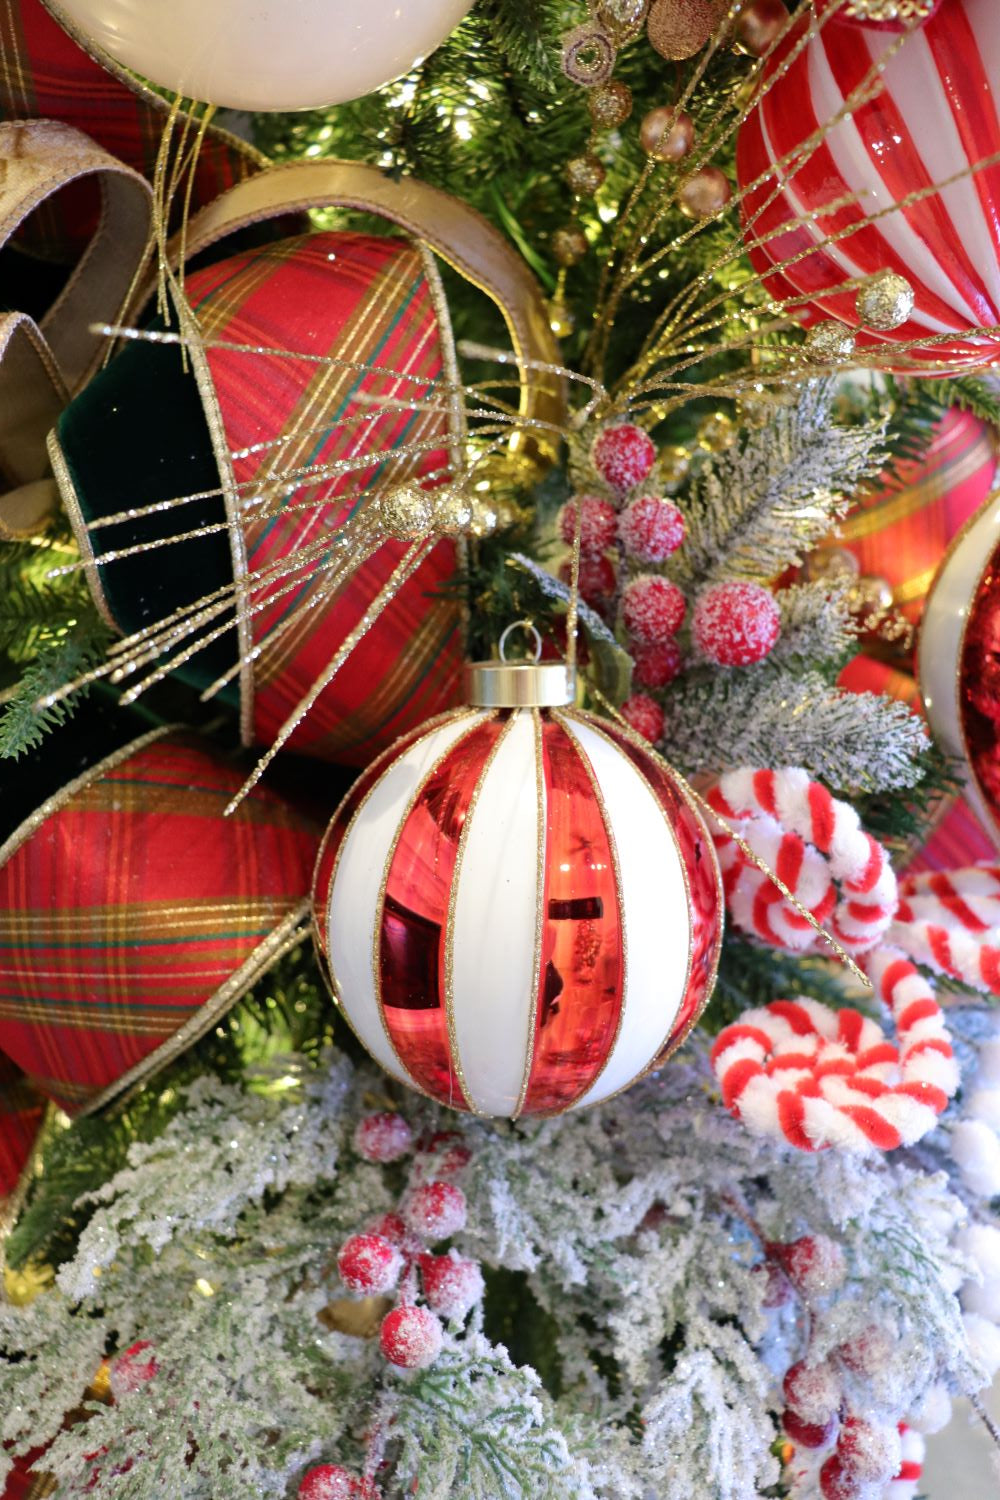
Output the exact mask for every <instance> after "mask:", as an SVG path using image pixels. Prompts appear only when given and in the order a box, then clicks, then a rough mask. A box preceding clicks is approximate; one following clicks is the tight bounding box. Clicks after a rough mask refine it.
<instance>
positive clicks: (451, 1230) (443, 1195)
mask: <svg viewBox="0 0 1000 1500" xmlns="http://www.w3.org/2000/svg"><path fill="white" fill-rule="evenodd" d="M465 1213H466V1205H465V1194H464V1193H463V1192H462V1189H461V1188H457V1187H456V1186H455V1185H454V1183H452V1182H425V1183H424V1185H423V1187H418V1188H416V1189H415V1190H414V1191H413V1192H412V1193H411V1194H410V1196H409V1198H408V1199H407V1201H406V1203H405V1204H404V1205H403V1218H404V1219H405V1221H406V1225H407V1228H409V1229H412V1230H413V1232H414V1234H420V1235H423V1237H424V1239H426V1240H430V1241H431V1243H432V1244H433V1242H434V1241H435V1240H446V1239H448V1238H449V1236H451V1235H453V1234H457V1233H458V1231H459V1230H460V1229H464V1228H465Z"/></svg>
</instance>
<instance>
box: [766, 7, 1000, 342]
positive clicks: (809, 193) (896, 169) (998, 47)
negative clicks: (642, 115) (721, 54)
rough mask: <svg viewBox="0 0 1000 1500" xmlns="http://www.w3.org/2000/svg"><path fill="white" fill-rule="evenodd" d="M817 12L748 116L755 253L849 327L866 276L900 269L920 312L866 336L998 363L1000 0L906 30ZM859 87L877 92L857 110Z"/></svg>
mask: <svg viewBox="0 0 1000 1500" xmlns="http://www.w3.org/2000/svg"><path fill="white" fill-rule="evenodd" d="M821 19H823V20H824V24H823V25H822V26H821V29H820V30H819V32H818V34H816V35H814V36H812V37H811V38H807V29H808V26H809V24H810V17H809V16H808V15H804V16H803V17H802V19H801V21H800V22H799V23H798V24H797V25H796V26H795V27H793V28H792V30H791V31H790V33H789V35H788V37H787V38H786V40H785V41H784V42H782V43H781V45H780V46H779V47H778V48H777V49H776V50H775V52H774V55H773V57H771V58H769V59H768V61H767V63H766V64H765V79H766V86H765V87H764V88H762V90H761V95H760V100H759V103H758V104H757V107H756V108H755V109H753V110H752V111H751V113H750V114H749V116H748V117H747V119H746V120H745V121H744V123H743V125H742V126H741V128H740V135H739V141H738V146H737V158H736V162H737V176H738V179H739V184H740V187H741V189H742V190H743V194H744V196H743V201H742V213H743V220H744V231H745V238H746V241H747V249H748V252H749V255H750V259H751V260H752V261H753V263H754V266H755V268H756V270H757V271H758V272H760V273H762V274H763V275H764V278H765V284H766V285H767V287H768V288H769V290H770V291H771V292H772V293H773V295H774V296H775V297H777V298H779V299H781V300H782V301H784V300H786V299H788V300H790V301H791V311H792V313H793V315H794V316H796V317H802V318H803V319H804V320H805V321H807V322H809V321H814V320H815V319H816V318H817V317H827V318H837V319H840V321H841V322H843V323H846V324H850V325H851V326H856V325H858V324H859V322H860V317H859V313H858V311H857V310H856V300H857V287H858V284H859V282H862V283H863V282H864V281H865V279H866V278H869V277H872V276H875V275H876V274H877V273H879V272H885V271H892V272H895V273H897V275H899V276H901V277H903V278H904V280H905V281H907V282H908V283H909V285H910V287H911V288H912V291H913V293H914V298H915V304H914V307H913V310H912V312H911V314H910V316H909V317H908V318H906V320H905V322H902V323H901V324H900V325H899V326H894V327H893V326H888V325H885V324H878V325H876V324H875V323H872V324H870V325H869V327H868V329H866V330H864V331H862V333H861V341H862V342H863V343H866V344H873V343H876V342H878V341H889V343H890V344H892V343H899V342H906V343H909V342H910V341H913V340H916V341H918V343H919V346H918V347H916V348H913V349H909V350H907V351H906V353H905V355H901V356H900V359H901V361H905V362H906V363H907V364H908V365H910V366H912V367H915V368H917V369H919V368H920V367H921V365H922V364H923V365H925V366H927V367H928V368H933V367H934V366H936V365H937V366H941V365H944V366H947V367H949V368H956V369H961V368H964V367H971V366H976V365H980V364H986V363H988V362H990V361H992V360H993V359H995V357H996V352H997V337H996V335H995V334H992V335H991V334H990V333H989V332H988V330H991V329H994V328H995V327H996V325H997V324H1000V239H998V235H997V224H998V221H1000V165H998V164H997V163H996V161H995V160H994V158H995V156H996V153H997V152H1000V16H998V7H997V0H946V3H945V4H943V5H941V7H940V9H938V10H937V11H936V12H935V13H934V14H933V15H932V16H931V17H930V18H929V19H928V20H927V21H926V22H925V23H924V24H923V25H922V26H920V27H917V28H915V29H913V30H911V31H910V33H909V34H908V35H906V36H904V37H902V38H901V37H900V36H898V35H897V36H894V35H892V34H891V33H890V32H888V31H883V30H878V29H875V28H873V27H871V26H865V25H850V26H848V25H841V24H840V22H839V20H838V19H835V18H832V17H825V13H824V17H821ZM812 22H813V24H815V17H813V18H812ZM879 85H881V87H880V88H879ZM859 91H861V92H866V91H867V92H871V91H875V97H872V98H869V99H868V100H867V102H864V103H858V104H857V105H856V107H854V108H853V109H852V108H851V103H852V102H853V100H854V99H855V98H858V97H860V95H859ZM834 121H836V122H837V123H834V124H831V122H834ZM907 200H908V201H907ZM899 204H903V205H904V206H902V207H898V206H897V205H899ZM776 267H781V269H780V270H778V269H776ZM880 330H881V331H880ZM925 340H926V341H927V342H926V343H925V342H924V341H925Z"/></svg>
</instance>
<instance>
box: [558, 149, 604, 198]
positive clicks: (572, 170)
mask: <svg viewBox="0 0 1000 1500" xmlns="http://www.w3.org/2000/svg"><path fill="white" fill-rule="evenodd" d="M606 176H607V173H606V172H605V170H604V164H603V163H602V162H601V160H600V158H599V157H596V156H595V155H594V154H593V152H592V151H588V152H587V153H586V155H584V156H574V157H572V158H571V159H570V160H569V161H568V162H567V163H566V180H567V182H568V183H569V185H570V187H571V188H572V189H573V191H574V193H576V194H577V196H578V197H580V198H592V197H593V195H594V194H595V193H596V192H597V190H598V188H599V187H600V186H601V183H602V182H603V181H604V179H605V177H606Z"/></svg>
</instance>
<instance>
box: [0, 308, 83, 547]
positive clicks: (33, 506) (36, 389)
mask: <svg viewBox="0 0 1000 1500" xmlns="http://www.w3.org/2000/svg"><path fill="white" fill-rule="evenodd" d="M68 400H69V393H68V392H67V390H66V386H65V383H64V381H63V378H62V376H61V375H60V373H59V369H58V366H57V364H56V360H55V356H54V355H53V353H52V350H51V349H50V348H49V346H48V343H47V342H46V339H45V336H44V334H43V333H42V331H41V329H40V328H39V327H38V325H37V323H35V321H34V320H33V319H32V318H29V317H28V316H27V314H26V313H5V314H3V315H2V316H0V481H2V482H3V484H4V487H6V486H10V489H9V492H8V493H7V494H4V495H0V541H16V540H19V539H20V538H22V537H29V536H34V535H35V533H36V532H39V531H41V530H42V529H43V528H44V526H45V525H46V523H47V521H48V518H49V516H50V515H51V514H52V512H53V511H54V510H55V509H56V507H57V505H58V491H57V489H56V484H55V481H54V480H53V479H51V478H50V477H49V465H48V458H47V457H46V452H45V439H46V435H47V433H48V431H49V428H50V427H51V426H52V424H53V423H54V422H55V420H56V418H57V417H58V415H59V413H60V412H61V411H62V409H63V407H64V406H65V404H66V402H67V401H68Z"/></svg>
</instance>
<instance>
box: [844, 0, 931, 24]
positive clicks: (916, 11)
mask: <svg viewBox="0 0 1000 1500" xmlns="http://www.w3.org/2000/svg"><path fill="white" fill-rule="evenodd" d="M935 3H936V0H847V4H846V6H845V7H844V12H843V13H844V15H845V16H850V17H851V19H852V20H855V21H866V22H871V23H874V24H876V25H877V24H878V23H880V22H882V21H908V22H920V21H926V20H927V17H928V16H929V15H931V14H932V12H933V10H934V6H935Z"/></svg>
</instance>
